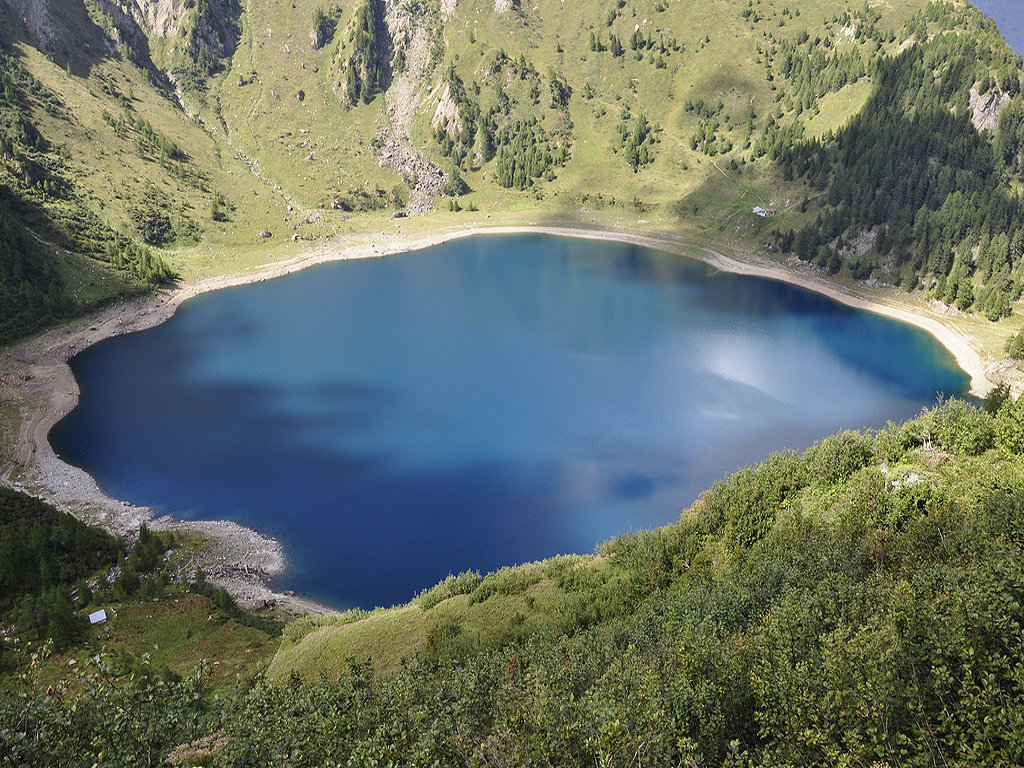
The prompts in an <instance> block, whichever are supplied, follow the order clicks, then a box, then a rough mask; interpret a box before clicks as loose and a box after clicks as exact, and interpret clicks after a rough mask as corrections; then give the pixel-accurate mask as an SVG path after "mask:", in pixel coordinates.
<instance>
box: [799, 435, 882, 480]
mask: <svg viewBox="0 0 1024 768" xmlns="http://www.w3.org/2000/svg"><path fill="white" fill-rule="evenodd" d="M872 443H873V441H872V439H871V438H870V437H868V436H867V435H863V434H861V433H860V432H850V431H848V430H847V431H843V432H840V433H839V434H836V435H831V436H829V437H826V438H825V439H824V440H821V441H820V442H818V443H815V444H814V446H813V447H811V448H810V449H808V450H807V452H806V453H805V454H804V460H805V461H806V462H807V469H808V472H809V474H810V477H811V479H812V481H813V482H816V483H820V484H821V485H825V486H830V485H838V484H839V483H842V482H844V481H845V480H847V479H848V478H849V477H850V476H851V475H852V474H853V473H854V472H856V471H857V470H859V469H862V468H864V467H866V466H867V465H868V464H869V463H870V462H871V460H872V459H873V457H874V448H873V444H872Z"/></svg>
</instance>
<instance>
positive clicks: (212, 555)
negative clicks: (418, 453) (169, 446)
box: [0, 225, 1019, 613]
mask: <svg viewBox="0 0 1024 768" xmlns="http://www.w3.org/2000/svg"><path fill="white" fill-rule="evenodd" d="M522 233H534V234H551V235H560V236H567V237H582V238H588V239H600V240H614V241H619V242H626V243H631V244H635V245H641V246H647V247H651V248H655V249H658V250H663V251H669V252H674V253H679V254H685V255H687V256H690V257H695V258H701V259H703V260H704V261H706V262H707V263H709V264H711V265H712V266H714V267H715V268H717V269H721V270H723V271H728V272H735V273H739V274H748V275H756V276H761V277H769V278H773V279H777V280H782V281H785V282H789V283H793V284H796V285H800V286H802V287H804V288H808V289H810V290H813V291H816V292H818V293H822V294H825V295H827V296H829V297H830V298H833V299H835V300H837V301H840V302H842V303H844V304H847V305H849V306H853V307H856V308H858V309H864V310H867V311H871V312H876V313H879V314H883V315H887V316H889V317H892V318H895V319H897V320H901V321H903V322H909V323H912V324H914V325H916V326H918V327H920V328H922V329H924V330H925V331H927V332H929V333H930V334H932V335H933V336H935V337H936V338H937V339H938V340H939V342H940V343H942V344H943V345H944V346H945V347H946V348H947V349H949V350H950V352H952V354H953V355H954V356H955V357H956V360H957V363H958V364H959V365H960V367H961V368H963V369H964V370H965V371H966V372H967V373H968V374H969V375H970V377H971V390H972V392H973V393H974V394H977V395H979V396H983V395H985V394H986V393H987V392H988V391H989V390H990V389H991V387H992V381H990V379H989V374H992V375H993V376H998V373H999V371H998V363H990V364H988V365H985V364H984V362H983V360H982V358H981V355H980V353H979V351H978V349H977V348H976V346H975V345H974V344H973V343H972V341H971V340H970V339H969V338H968V337H967V336H966V335H964V334H963V333H961V332H960V331H958V330H957V329H955V328H951V327H950V326H948V325H946V324H944V323H943V322H942V319H941V316H940V315H938V314H937V313H931V315H929V314H925V312H924V311H916V310H914V309H911V308H909V306H908V304H907V302H906V301H904V302H902V305H901V302H900V301H899V298H898V296H897V294H896V293H895V292H894V293H893V299H892V303H891V304H890V303H882V302H881V301H880V300H879V299H878V298H877V297H876V296H875V295H874V294H873V293H871V292H869V291H867V290H865V291H864V293H863V294H861V293H860V292H859V291H857V292H854V291H853V290H846V289H843V288H839V287H837V286H835V285H833V284H830V283H829V282H828V281H827V280H825V279H823V278H820V277H817V276H816V275H814V274H813V273H812V272H811V271H810V270H807V269H806V268H803V269H802V268H801V267H800V265H795V264H794V265H792V268H789V269H787V268H786V267H784V266H782V265H780V264H778V263H776V262H772V261H770V260H768V259H766V258H763V257H759V256H758V255H757V254H754V253H744V254H742V255H741V256H736V257H733V256H728V255H725V254H723V253H721V252H719V251H716V250H714V248H713V246H712V247H708V246H703V245H700V244H698V243H695V242H693V238H692V237H686V238H684V237H677V236H674V235H671V234H664V235H661V234H636V233H632V232H624V231H612V230H608V229H586V228H581V227H579V226H578V225H576V226H564V227H563V226H514V227H504V226H495V227H487V226H477V227H469V228H460V229H453V230H450V231H441V232H436V233H434V234H431V235H428V236H424V237H406V236H403V235H400V234H387V235H385V234H383V233H382V234H380V235H364V236H359V237H353V238H348V239H347V241H346V242H345V243H343V244H339V243H337V242H327V243H323V244H320V245H318V246H317V247H315V248H314V249H311V250H310V251H308V252H306V253H303V254H302V255H300V256H298V257H295V258H292V259H289V260H286V261H281V262H279V263H275V264H270V265H266V266H264V267H261V268H258V269H256V270H254V271H252V272H251V273H249V274H244V275H236V276H225V277H218V278H213V279H208V280H202V281H197V282H194V283H189V284H186V285H183V286H180V287H177V288H175V289H172V290H165V291H161V292H160V293H158V294H156V295H153V296H148V297H146V298H143V299H136V300H131V301H125V302H122V303H119V304H116V305H113V306H111V307H108V308H107V309H104V310H103V311H101V312H99V313H98V314H96V315H94V316H92V317H89V318H85V319H79V320H76V321H73V322H71V323H69V324H67V325H65V326H63V327H60V328H56V329H53V330H51V331H48V332H46V333H44V334H42V335H40V336H37V337H35V338H32V339H29V340H27V341H23V342H20V343H18V344H16V345H13V346H11V347H7V348H4V349H2V350H0V403H2V404H3V411H2V413H0V419H2V421H0V433H2V434H3V435H4V442H3V445H2V446H0V450H2V455H0V482H2V483H3V484H4V485H7V486H8V487H12V488H15V489H18V490H23V491H25V492H28V493H31V494H33V495H35V496H38V497H39V498H42V499H44V500H46V501H48V502H50V503H51V504H53V505H54V506H56V507H57V508H59V509H62V510H64V511H67V512H70V513H72V514H74V515H76V516H77V517H79V518H80V519H83V520H86V521H87V522H90V523H93V524H96V525H100V526H102V527H104V528H106V529H107V530H109V531H111V532H113V533H116V534H121V535H127V536H131V535H133V534H134V533H135V532H137V531H138V528H139V526H140V525H141V524H142V523H143V522H144V521H149V522H150V524H151V525H152V526H153V527H154V528H159V529H171V530H183V531H191V532H194V533H198V534H200V535H202V536H203V537H205V538H206V539H207V540H208V541H209V542H210V543H209V546H207V547H206V548H204V549H203V551H202V552H201V553H200V554H199V555H197V556H196V557H194V558H192V559H191V560H190V562H189V563H187V564H186V565H185V568H186V570H190V571H191V572H192V573H194V571H195V569H198V568H202V569H203V571H204V573H205V574H206V577H207V580H208V581H209V582H210V583H212V584H215V585H217V586H223V587H225V588H226V589H227V590H228V591H229V592H230V593H231V594H232V595H233V596H234V597H235V598H236V599H237V600H238V601H239V603H240V604H242V605H243V606H246V607H249V608H263V607H270V606H274V607H277V608H280V609H283V610H285V611H287V612H290V613H309V612H314V613H323V612H329V611H330V609H329V608H327V607H325V606H322V605H319V604H317V603H315V602H313V601H309V600H304V599H302V598H301V597H297V596H295V595H291V594H284V593H280V592H275V591H273V590H271V589H270V588H269V586H268V582H269V581H270V580H271V579H273V578H274V577H276V576H278V575H280V574H282V573H283V572H284V571H285V570H286V568H287V562H286V559H285V556H284V552H283V548H282V546H281V543H280V542H278V541H277V540H275V539H273V538H270V537H267V536H264V535H262V534H260V533H258V532H257V531H254V530H252V529H250V528H246V527H244V526H242V525H239V524H237V523H233V522H230V521H223V520H222V521H211V522H196V521H180V520H174V519H172V518H169V517H160V518H154V515H153V511H152V510H151V509H148V508H142V507H135V506H131V505H128V504H127V503H125V502H121V501H119V500H117V499H113V498H111V497H109V496H107V495H106V494H104V493H103V492H102V491H101V490H100V488H99V487H98V486H97V484H96V482H95V480H94V479H93V478H92V477H91V476H90V475H89V474H87V473H86V472H84V471H82V470H80V469H78V468H76V467H72V466H70V465H68V464H66V463H65V462H63V461H62V460H61V459H60V458H59V457H58V456H57V455H56V454H55V453H54V451H53V448H52V447H51V446H50V444H49V441H48V440H47V436H48V434H49V431H50V429H51V427H52V426H53V425H54V424H56V423H57V422H58V421H59V420H60V419H61V418H63V416H64V415H65V414H67V413H68V412H69V411H70V410H71V409H73V408H74V407H75V405H76V404H77V403H78V395H79V390H78V383H77V382H76V381H75V378H74V376H73V375H72V373H71V368H70V367H69V366H68V361H69V360H70V359H71V357H73V356H74V355H75V354H77V353H78V352H81V351H82V350H84V349H86V348H87V347H89V346H91V345H93V344H95V343H97V342H99V341H102V340H104V339H107V338H110V337H113V336H120V335H123V334H125V333H132V332H135V331H140V330H144V329H146V328H151V327H153V326H155V325H158V324H160V323H162V322H164V321H165V320H167V319H168V318H170V317H171V316H172V315H173V314H174V312H175V311H176V310H177V308H178V307H179V306H180V305H181V304H182V303H183V302H185V301H187V300H188V299H190V298H192V297H194V296H197V295H199V294H200V293H205V292H207V291H212V290H217V289H220V288H226V287H230V286H234V285H243V284H247V283H253V282H259V281H262V280H267V279H272V278H274V277H279V276H282V275H285V274H289V273H292V272H295V271H298V270H300V269H305V268H307V267H310V266H313V265H315V264H321V263H325V262H328V261H338V260H344V259H353V258H370V257H375V256H385V255H390V254H396V253H402V252H407V251H415V250H420V249H423V248H427V247H430V246H432V245H437V244H440V243H443V242H446V241H448V240H452V239H456V238H461V237H469V236H473V235H477V234H522ZM875 293H877V292H875ZM1014 387H1015V389H1019V382H1014ZM184 575H189V574H187V573H186V574H184Z"/></svg>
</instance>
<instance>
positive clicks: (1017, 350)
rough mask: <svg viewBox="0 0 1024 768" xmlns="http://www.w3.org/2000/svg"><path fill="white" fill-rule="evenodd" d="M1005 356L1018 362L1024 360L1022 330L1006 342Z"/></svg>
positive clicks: (1023, 336) (1023, 334)
mask: <svg viewBox="0 0 1024 768" xmlns="http://www.w3.org/2000/svg"><path fill="white" fill-rule="evenodd" d="M1006 355H1007V357H1013V358H1016V359H1018V360H1020V359H1024V330H1021V331H1018V332H1017V333H1015V334H1014V335H1013V336H1011V337H1010V338H1008V339H1007V340H1006Z"/></svg>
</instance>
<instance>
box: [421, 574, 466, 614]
mask: <svg viewBox="0 0 1024 768" xmlns="http://www.w3.org/2000/svg"><path fill="white" fill-rule="evenodd" d="M481 581H482V579H481V577H480V572H479V571H463V572H462V573H460V574H459V575H458V576H452V575H451V574H450V573H449V574H448V576H447V577H445V580H444V581H442V582H440V583H438V584H435V585H434V586H432V587H431V588H430V589H425V590H423V591H422V592H420V593H419V595H418V596H417V597H416V599H415V600H414V601H413V602H415V603H416V604H417V605H418V606H419V607H420V608H422V609H423V610H425V611H428V610H430V609H431V608H433V607H434V606H435V605H437V604H438V603H442V602H444V601H445V600H447V599H448V598H450V597H455V596H456V595H468V594H470V593H471V592H473V590H475V589H476V588H477V587H478V586H480V582H481Z"/></svg>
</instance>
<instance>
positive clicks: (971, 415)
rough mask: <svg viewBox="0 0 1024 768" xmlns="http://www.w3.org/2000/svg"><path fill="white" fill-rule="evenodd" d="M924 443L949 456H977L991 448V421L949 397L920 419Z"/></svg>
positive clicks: (967, 405)
mask: <svg viewBox="0 0 1024 768" xmlns="http://www.w3.org/2000/svg"><path fill="white" fill-rule="evenodd" d="M921 422H922V428H923V430H924V433H925V437H926V439H928V438H930V439H931V440H932V441H934V443H935V444H936V445H937V446H938V447H939V448H941V449H942V450H944V451H948V452H949V453H953V454H957V455H964V456H977V455H978V454H980V453H982V452H984V451H986V450H988V449H989V448H991V447H992V446H993V444H994V440H995V433H994V425H993V423H992V419H991V418H989V417H988V415H987V414H986V413H985V411H984V410H983V409H981V408H977V407H975V406H973V405H970V404H969V403H967V402H966V401H964V400H961V399H959V398H956V397H951V398H949V399H948V400H945V401H941V402H940V403H939V405H938V406H936V407H935V408H933V409H931V410H928V411H925V412H924V413H923V414H922V416H921Z"/></svg>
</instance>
